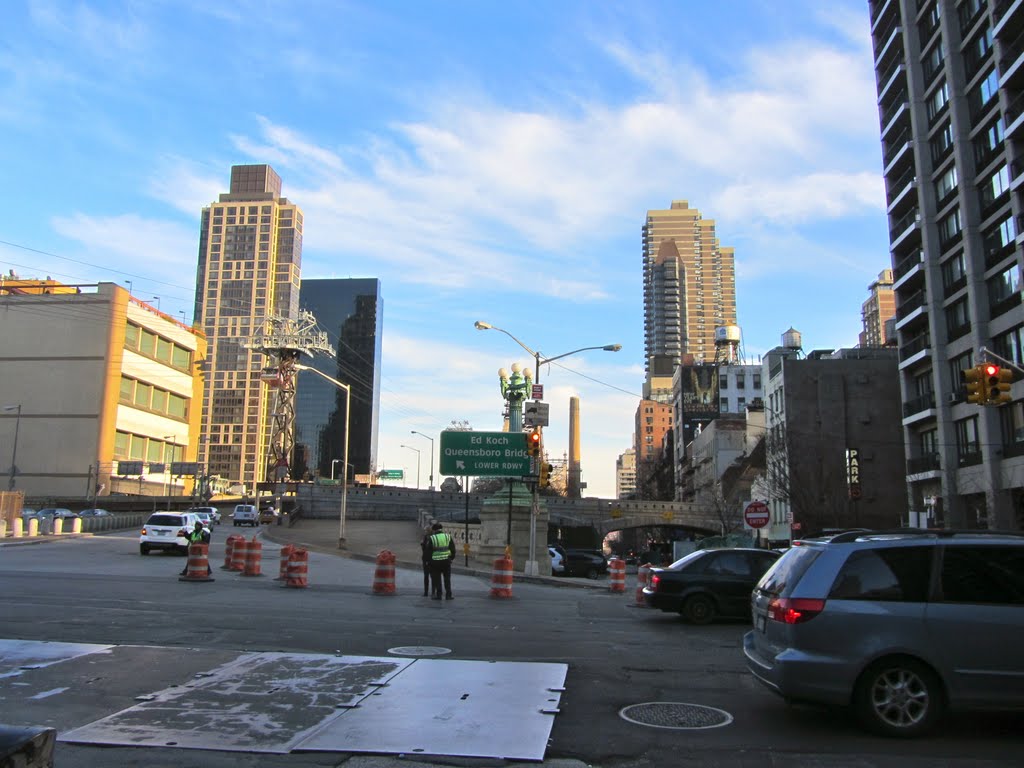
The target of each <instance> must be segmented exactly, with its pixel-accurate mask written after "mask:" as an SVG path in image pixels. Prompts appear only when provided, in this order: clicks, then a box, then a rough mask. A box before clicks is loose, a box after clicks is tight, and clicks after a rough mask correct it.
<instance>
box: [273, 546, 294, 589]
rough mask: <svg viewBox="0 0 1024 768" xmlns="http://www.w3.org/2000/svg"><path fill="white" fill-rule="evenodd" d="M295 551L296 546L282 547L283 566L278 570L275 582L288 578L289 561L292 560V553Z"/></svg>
mask: <svg viewBox="0 0 1024 768" xmlns="http://www.w3.org/2000/svg"><path fill="white" fill-rule="evenodd" d="M294 551H295V545H294V544H285V545H284V546H283V547H281V564H280V566H279V568H278V572H277V578H276V579H274V581H284V580H285V579H287V578H288V561H289V560H290V559H291V556H292V552H294Z"/></svg>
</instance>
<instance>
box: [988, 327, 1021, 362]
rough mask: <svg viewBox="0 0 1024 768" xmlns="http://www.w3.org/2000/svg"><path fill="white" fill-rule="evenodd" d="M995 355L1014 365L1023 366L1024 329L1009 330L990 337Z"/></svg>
mask: <svg viewBox="0 0 1024 768" xmlns="http://www.w3.org/2000/svg"><path fill="white" fill-rule="evenodd" d="M992 346H993V347H994V349H995V353H996V354H997V355H999V356H1000V357H1004V358H1006V359H1007V360H1009V361H1010V362H1012V363H1013V364H1014V365H1024V327H1020V326H1018V327H1017V328H1011V329H1010V330H1008V331H1007V332H1006V333H1001V334H999V335H998V336H993V337H992Z"/></svg>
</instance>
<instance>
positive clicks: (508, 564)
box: [491, 557, 512, 598]
mask: <svg viewBox="0 0 1024 768" xmlns="http://www.w3.org/2000/svg"><path fill="white" fill-rule="evenodd" d="M491 597H497V598H508V597H512V558H511V557H499V558H498V559H497V560H495V561H494V570H493V571H491Z"/></svg>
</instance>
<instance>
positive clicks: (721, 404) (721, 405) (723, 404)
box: [718, 397, 729, 413]
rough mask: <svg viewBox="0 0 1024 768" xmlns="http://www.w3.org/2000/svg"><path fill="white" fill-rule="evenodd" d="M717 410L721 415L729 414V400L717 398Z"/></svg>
mask: <svg viewBox="0 0 1024 768" xmlns="http://www.w3.org/2000/svg"><path fill="white" fill-rule="evenodd" d="M718 409H719V410H720V411H721V412H722V413H728V412H729V398H728V397H720V398H718Z"/></svg>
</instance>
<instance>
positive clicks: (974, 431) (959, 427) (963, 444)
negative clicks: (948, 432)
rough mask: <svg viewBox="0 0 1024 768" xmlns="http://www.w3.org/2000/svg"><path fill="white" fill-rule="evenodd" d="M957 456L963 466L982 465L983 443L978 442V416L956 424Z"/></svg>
mask: <svg viewBox="0 0 1024 768" xmlns="http://www.w3.org/2000/svg"><path fill="white" fill-rule="evenodd" d="M956 454H957V458H958V459H959V461H960V464H961V466H963V465H967V464H979V463H981V442H980V441H979V440H978V417H977V416H970V417H968V418H966V419H961V420H960V421H958V422H956Z"/></svg>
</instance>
